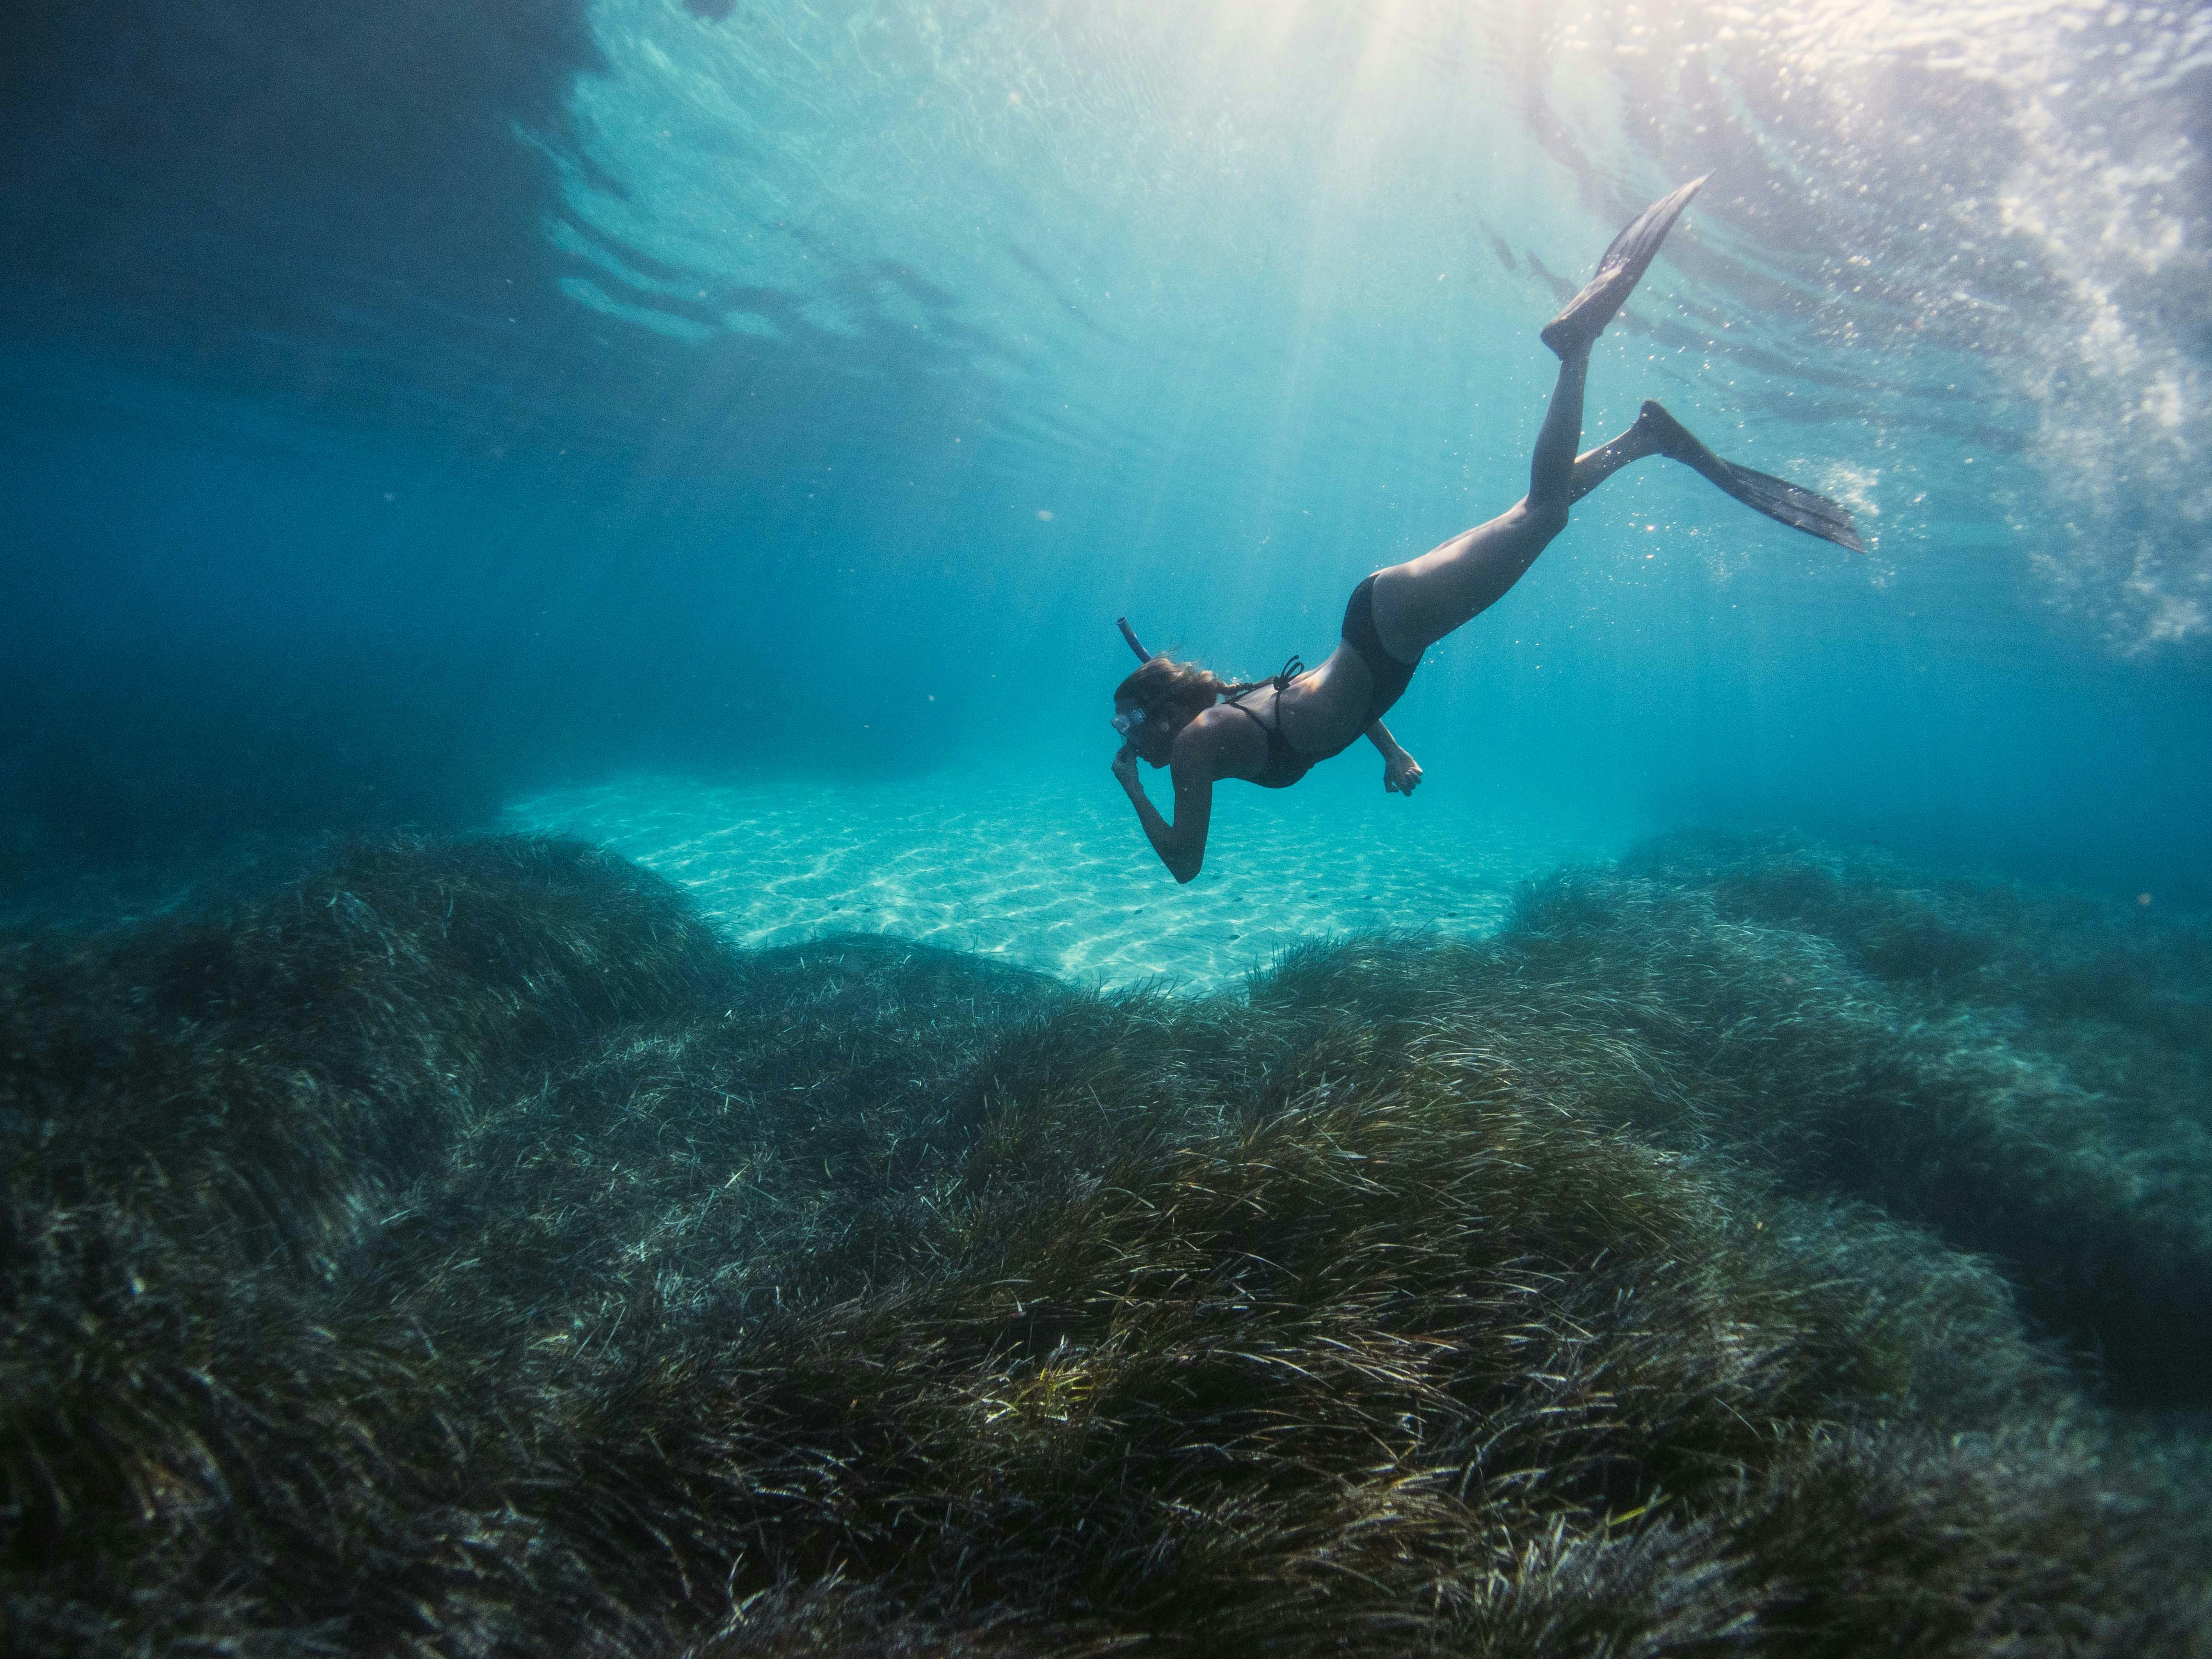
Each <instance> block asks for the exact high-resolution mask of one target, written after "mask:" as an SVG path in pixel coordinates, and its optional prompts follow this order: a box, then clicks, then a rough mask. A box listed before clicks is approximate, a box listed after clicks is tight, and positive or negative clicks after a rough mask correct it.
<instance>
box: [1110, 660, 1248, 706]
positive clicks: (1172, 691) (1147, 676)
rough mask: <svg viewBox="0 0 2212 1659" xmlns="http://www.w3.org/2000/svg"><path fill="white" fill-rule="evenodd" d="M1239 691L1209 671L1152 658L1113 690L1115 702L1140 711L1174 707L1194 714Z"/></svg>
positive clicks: (1184, 663)
mask: <svg viewBox="0 0 2212 1659" xmlns="http://www.w3.org/2000/svg"><path fill="white" fill-rule="evenodd" d="M1236 689H1237V688H1236V687H1235V686H1233V685H1231V684H1229V682H1228V681H1226V680H1225V679H1223V678H1221V677H1220V676H1219V675H1218V674H1216V673H1214V672H1213V671H1212V670H1210V669H1205V668H1201V667H1200V666H1199V665H1197V664H1196V663H1194V662H1177V661H1176V659H1174V658H1173V657H1158V656H1156V657H1152V658H1150V659H1147V660H1146V663H1145V665H1144V666H1143V667H1141V668H1139V670H1137V671H1136V672H1135V673H1133V674H1132V675H1130V676H1129V677H1128V678H1127V679H1125V680H1123V681H1122V682H1121V684H1119V685H1117V686H1115V688H1114V701H1115V702H1132V703H1134V704H1136V706H1137V707H1138V708H1153V707H1156V706H1160V705H1165V704H1170V703H1171V704H1174V705H1176V707H1178V708H1188V710H1190V712H1191V713H1193V714H1197V713H1198V712H1199V711H1200V710H1201V709H1206V708H1212V707H1213V705H1214V704H1215V703H1216V702H1219V701H1220V700H1221V699H1222V698H1223V697H1224V696H1227V695H1228V694H1229V693H1230V692H1231V691H1234V690H1236Z"/></svg>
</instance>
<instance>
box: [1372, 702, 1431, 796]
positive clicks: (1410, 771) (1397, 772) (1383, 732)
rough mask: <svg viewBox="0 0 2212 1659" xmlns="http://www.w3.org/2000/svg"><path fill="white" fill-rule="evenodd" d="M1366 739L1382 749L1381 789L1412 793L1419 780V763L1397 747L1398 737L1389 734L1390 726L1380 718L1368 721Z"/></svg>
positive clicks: (1398, 792) (1404, 793)
mask: <svg viewBox="0 0 2212 1659" xmlns="http://www.w3.org/2000/svg"><path fill="white" fill-rule="evenodd" d="M1367 741H1368V742H1370V743H1371V744H1374V745H1375V747H1376V749H1378V750H1381V751H1382V755H1383V789H1384V790H1385V791H1386V792H1389V793H1395V794H1400V795H1410V794H1412V793H1413V790H1414V788H1415V787H1416V786H1418V785H1419V782H1420V781H1421V763H1419V761H1417V760H1415V759H1414V758H1413V757H1412V756H1411V755H1409V754H1407V752H1406V751H1405V750H1402V749H1401V748H1400V747H1398V739H1397V738H1394V737H1392V736H1391V735H1390V728H1389V726H1385V725H1383V722H1382V721H1381V720H1371V721H1370V722H1369V723H1368V726H1367Z"/></svg>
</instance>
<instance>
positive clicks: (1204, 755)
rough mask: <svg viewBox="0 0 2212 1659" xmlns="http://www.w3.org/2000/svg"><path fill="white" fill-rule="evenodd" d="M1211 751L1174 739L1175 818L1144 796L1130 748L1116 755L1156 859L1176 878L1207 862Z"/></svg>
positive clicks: (1121, 777)
mask: <svg viewBox="0 0 2212 1659" xmlns="http://www.w3.org/2000/svg"><path fill="white" fill-rule="evenodd" d="M1114 775H1115V778H1117V779H1119V780H1120V781H1121V787H1122V788H1123V789H1124V790H1125V791H1126V792H1127V794H1128V797H1129V804H1130V805H1132V806H1133V807H1135V808H1136V809H1137V822H1138V823H1141V824H1142V825H1144V827H1145V839H1146V841H1149V842H1152V851H1154V852H1155V853H1158V854H1159V855H1160V862H1161V863H1162V864H1164V865H1166V866H1167V867H1168V873H1169V874H1170V875H1171V876H1173V877H1174V878H1176V880H1177V881H1178V882H1184V881H1188V880H1190V879H1191V878H1192V877H1194V876H1195V875H1196V874H1197V873H1198V871H1199V866H1200V865H1202V864H1203V863H1205V862H1206V828H1207V826H1208V825H1209V824H1210V823H1212V818H1213V767H1212V754H1211V752H1210V750H1207V749H1206V747H1205V746H1204V745H1200V744H1186V743H1184V742H1182V741H1180V740H1179V741H1178V742H1177V743H1176V748H1175V757H1174V759H1173V761H1172V763H1171V769H1170V776H1172V777H1173V778H1174V780H1175V822H1174V823H1169V822H1168V821H1167V820H1166V819H1165V818H1163V817H1161V816H1160V811H1159V808H1158V807H1157V806H1154V805H1152V802H1151V801H1150V800H1149V799H1146V795H1145V784H1144V780H1143V779H1142V778H1140V777H1139V775H1137V757H1136V753H1135V751H1134V750H1130V749H1126V748H1125V749H1123V750H1121V753H1120V754H1118V755H1116V756H1115V757H1114Z"/></svg>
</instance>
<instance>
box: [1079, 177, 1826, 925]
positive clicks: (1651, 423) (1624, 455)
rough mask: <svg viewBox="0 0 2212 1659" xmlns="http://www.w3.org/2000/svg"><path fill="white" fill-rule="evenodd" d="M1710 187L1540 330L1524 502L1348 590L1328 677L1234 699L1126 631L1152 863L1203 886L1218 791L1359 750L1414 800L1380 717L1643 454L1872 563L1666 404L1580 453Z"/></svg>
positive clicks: (1645, 223) (1139, 788)
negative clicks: (1598, 366)
mask: <svg viewBox="0 0 2212 1659" xmlns="http://www.w3.org/2000/svg"><path fill="white" fill-rule="evenodd" d="M1707 176H1708V177H1710V176H1711V175H1707ZM1704 183H1705V179H1692V180H1691V181H1690V182H1689V183H1688V184H1686V185H1683V186H1682V187H1681V188H1680V190H1677V191H1674V193H1673V194H1671V195H1668V196H1664V197H1661V198H1660V199H1659V200H1658V201H1656V202H1654V203H1653V204H1651V205H1650V207H1648V208H1646V209H1644V211H1643V212H1642V213H1641V214H1639V215H1638V216H1637V217H1636V218H1635V219H1634V220H1632V222H1630V223H1629V226H1628V228H1626V230H1624V231H1622V232H1621V233H1620V235H1619V236H1617V237H1615V238H1614V239H1613V246H1611V247H1609V248H1607V250H1606V252H1605V257H1604V258H1602V259H1601V260H1600V261H1599V262H1598V267H1597V275H1596V276H1593V277H1592V278H1591V279H1590V281H1589V285H1588V286H1587V287H1585V288H1584V289H1583V291H1582V292H1581V293H1579V294H1577V295H1575V297H1574V298H1573V299H1572V300H1571V301H1568V303H1567V308H1566V309H1565V311H1562V312H1561V313H1559V315H1558V316H1557V317H1555V318H1553V319H1552V320H1551V322H1550V323H1549V324H1547V325H1546V326H1545V328H1544V330H1543V332H1542V335H1541V338H1542V340H1543V342H1544V343H1545V344H1546V345H1547V346H1549V347H1550V348H1551V349H1553V351H1554V352H1555V353H1557V354H1558V356H1559V383H1558V384H1557V385H1556V386H1554V387H1553V391H1552V403H1551V407H1550V409H1549V410H1547V411H1546V413H1545V416H1544V425H1543V428H1542V429H1541V431H1540V432H1539V433H1538V434H1537V436H1536V453H1535V456H1534V459H1533V460H1532V461H1531V462H1530V465H1529V468H1528V495H1525V496H1523V497H1522V499H1521V500H1520V501H1517V502H1516V503H1515V504H1514V505H1513V506H1511V507H1508V508H1507V509H1506V510H1505V511H1504V513H1501V514H1500V515H1499V516H1498V517H1497V518H1495V519H1492V520H1491V521H1490V522H1489V523H1488V524H1484V525H1477V526H1475V527H1474V529H1472V530H1469V531H1466V532H1462V534H1460V535H1457V536H1455V537H1453V538H1451V540H1449V541H1448V542H1446V543H1444V544H1443V545H1442V546H1440V547H1437V548H1433V549H1431V550H1430V551H1428V552H1426V553H1424V554H1422V555H1421V556H1420V557H1419V558H1418V559H1409V560H1407V562H1405V563H1404V564H1394V565H1392V566H1390V567H1389V568H1388V569H1386V570H1378V571H1376V573H1375V574H1373V575H1371V576H1370V577H1368V578H1367V579H1366V580H1364V581H1363V582H1361V583H1360V584H1359V586H1357V587H1355V588H1353V589H1352V602H1351V603H1350V604H1349V605H1346V607H1345V610H1344V630H1343V634H1344V636H1343V638H1342V639H1340V641H1338V642H1337V647H1336V649H1335V650H1334V651H1333V652H1331V653H1329V658H1328V661H1327V662H1324V663H1323V664H1322V665H1321V666H1320V667H1318V668H1313V669H1303V668H1302V665H1300V664H1299V662H1298V660H1297V658H1295V657H1293V658H1292V659H1291V661H1290V662H1289V664H1288V665H1285V668H1284V670H1283V671H1282V672H1281V673H1280V674H1278V675H1277V676H1275V678H1273V679H1272V680H1262V681H1260V682H1258V683H1256V684H1250V685H1231V684H1226V683H1225V682H1224V681H1222V680H1221V679H1219V678H1217V677H1216V676H1214V675H1212V674H1210V673H1208V672H1207V671H1206V670H1205V669H1203V668H1200V667H1199V666H1198V665H1196V664H1195V663H1187V662H1177V661H1176V660H1174V659H1171V658H1168V657H1156V656H1149V655H1147V654H1146V651H1145V649H1144V647H1142V646H1141V645H1139V644H1138V643H1137V638H1136V635H1134V634H1133V633H1131V632H1130V631H1129V626H1128V623H1127V622H1126V621H1125V622H1123V623H1122V624H1121V631H1122V634H1123V636H1124V637H1125V638H1127V640H1128V641H1129V645H1130V648H1131V649H1132V650H1133V651H1135V652H1136V653H1137V654H1138V656H1139V657H1140V658H1143V659H1144V665H1143V666H1142V667H1140V668H1139V669H1138V670H1137V671H1136V672H1135V673H1133V674H1132V675H1130V676H1129V677H1128V678H1127V679H1125V680H1123V681H1122V682H1121V684H1120V685H1119V686H1117V687H1116V688H1115V692H1114V729H1115V731H1116V732H1120V733H1121V737H1122V739H1123V741H1122V745H1121V752H1120V753H1119V754H1117V755H1115V757H1114V775H1115V777H1116V778H1118V779H1119V780H1120V781H1121V787H1122V788H1123V789H1125V790H1127V792H1128V795H1129V799H1130V802H1131V804H1132V805H1134V806H1135V807H1136V809H1137V817H1138V820H1139V822H1140V823H1142V824H1143V825H1144V827H1145V835H1146V838H1147V839H1148V840H1150V841H1151V842H1152V850H1153V851H1154V852H1156V853H1158V854H1159V855H1160V860H1161V862H1162V863H1164V864H1165V865H1166V866H1167V867H1168V869H1169V870H1170V872H1172V873H1173V875H1174V876H1175V878H1176V880H1177V881H1179V882H1180V881H1188V880H1189V879H1190V878H1192V877H1194V876H1195V875H1196V874H1197V873H1198V871H1199V866H1200V864H1201V863H1202V862H1203V861H1204V860H1205V857H1206V826H1207V824H1208V823H1209V822H1210V821H1211V819H1212V815H1213V786H1214V785H1215V784H1216V783H1218V782H1219V781H1221V780H1222V779H1224V778H1241V779H1243V780H1244V781H1246V782H1248V783H1256V784H1258V785H1259V786H1260V787H1261V788H1263V789H1282V788H1286V787H1289V786H1290V785H1291V784H1293V783H1296V782H1297V781H1298V780H1299V779H1300V778H1302V777H1304V775H1306V772H1307V770H1308V769H1309V768H1310V767H1312V766H1314V765H1315V764H1316V763H1318V762H1321V761H1325V760H1327V759H1328V758H1329V757H1331V756H1333V755H1337V754H1340V753H1342V752H1343V751H1344V750H1346V749H1347V748H1349V747H1350V746H1351V745H1352V743H1353V742H1354V741H1356V740H1357V739H1358V738H1360V737H1361V736H1362V735H1364V736H1365V737H1366V738H1367V739H1368V740H1369V741H1370V742H1371V743H1372V744H1374V745H1375V746H1376V749H1377V750H1381V751H1382V755H1383V787H1384V788H1385V789H1389V790H1395V791H1396V792H1397V793H1401V794H1407V795H1410V794H1412V793H1413V789H1414V787H1415V786H1417V785H1418V784H1419V782H1420V781H1421V769H1420V768H1419V766H1418V765H1417V764H1415V763H1414V760H1413V757H1412V756H1411V755H1409V754H1407V752H1406V751H1405V750H1403V749H1401V748H1400V747H1399V746H1398V744H1397V741H1396V739H1395V738H1392V737H1391V735H1390V732H1389V728H1388V727H1387V726H1384V725H1383V714H1386V713H1387V712H1388V711H1389V708H1390V706H1391V705H1392V704H1393V703H1395V702H1397V701H1398V699H1399V698H1400V697H1401V696H1403V695H1404V693H1405V690H1406V685H1407V682H1408V681H1410V680H1411V679H1412V678H1413V668H1414V665H1416V664H1418V663H1419V661H1420V659H1421V653H1423V652H1425V651H1426V650H1427V649H1428V648H1429V647H1431V645H1433V644H1435V643H1436V642H1437V641H1438V640H1440V639H1442V638H1443V636H1444V635H1447V634H1449V633H1450V632H1451V631H1452V630H1453V629H1455V628H1457V627H1459V626H1460V624H1461V623H1464V622H1467V621H1468V619H1469V618H1471V617H1476V616H1479V615H1480V613H1481V612H1483V611H1486V610H1488V609H1489V608H1490V607H1491V606H1492V605H1495V604H1496V603H1497V602H1498V599H1500V598H1502V597H1503V596H1504V592H1505V590H1506V589H1507V588H1509V587H1510V586H1513V584H1514V583H1515V582H1516V581H1518V580H1520V579H1521V576H1522V573H1523V572H1524V571H1526V570H1527V569H1528V567H1529V566H1530V565H1531V564H1533V563H1534V562H1535V560H1536V556H1537V555H1538V554H1539V553H1541V552H1542V551H1543V550H1544V549H1545V548H1546V547H1547V545H1548V544H1550V542H1551V540H1552V538H1553V537H1554V536H1556V535H1558V534H1559V532H1560V531H1562V530H1564V529H1565V528H1566V523H1567V508H1568V507H1569V506H1570V505H1571V503H1573V502H1575V501H1580V500H1581V499H1582V498H1583V496H1585V495H1589V493H1590V491H1591V490H1593V489H1596V488H1597V487H1598V486H1599V485H1600V484H1601V483H1604V482H1605V481H1606V480H1607V478H1609V477H1612V476H1613V474H1614V473H1615V472H1617V471H1620V469H1621V468H1622V467H1624V466H1626V465H1628V464H1629V463H1630V462H1631V461H1638V460H1642V459H1644V457H1645V456H1647V455H1664V456H1666V457H1668V459H1671V460H1677V461H1680V462H1681V463H1683V465H1686V466H1691V467H1694V468H1695V469H1696V470H1697V471H1699V472H1700V473H1702V474H1703V475H1704V476H1705V477H1707V478H1709V479H1711V481H1712V482H1713V483H1716V484H1717V485H1719V486H1720V488H1721V489H1724V490H1726V491H1727V492H1728V493H1729V495H1733V496H1735V498H1736V500H1738V501H1741V502H1743V503H1744V504H1745V505H1746V506H1747V507H1755V508H1757V509H1758V510H1759V512H1761V513H1765V514H1766V515H1767V516H1768V517H1769V518H1771V519H1777V520H1780V521H1781V522H1782V523H1784V524H1786V525H1788V526H1790V527H1791V528H1792V529H1796V530H1802V531H1805V532H1808V533H1809V534H1811V535H1814V536H1819V537H1821V538H1824V539H1826V540H1828V541H1832V542H1834V543H1835V544H1838V546H1840V547H1845V548H1849V549H1850V550H1851V551H1852V552H1854V553H1856V552H1859V551H1861V548H1860V546H1859V539H1858V535H1857V532H1856V531H1855V530H1854V528H1853V526H1852V524H1851V515H1850V513H1849V512H1847V511H1846V510H1845V509H1844V508H1843V507H1839V506H1838V505H1837V504H1836V503H1835V502H1834V501H1830V500H1828V499H1827V498H1826V496H1824V495H1814V493H1813V492H1812V491H1811V490H1809V489H1800V488H1799V487H1798V486H1797V485H1796V484H1793V483H1786V482H1784V480H1782V479H1780V478H1775V477H1769V476H1767V475H1766V474H1765V473H1764V472H1754V471H1752V470H1751V469H1750V468H1748V467H1742V466H1737V465H1735V464H1734V463H1733V462H1729V461H1724V460H1723V459H1721V458H1720V457H1719V456H1717V455H1716V454H1714V453H1712V451H1711V450H1710V449H1707V448H1706V447H1705V445H1703V444H1701V443H1699V441H1697V440H1696V439H1695V438H1693V437H1692V436H1691V435H1690V434H1689V433H1688V431H1686V429H1685V428H1683V427H1682V426H1681V424H1680V422H1677V421H1676V420H1675V419H1674V416H1671V415H1669V414H1668V412H1667V411H1666V410H1663V409H1662V408H1660V407H1659V405H1658V404H1654V403H1647V404H1644V410H1643V412H1642V413H1641V414H1640V415H1638V416H1637V417H1636V423H1635V424H1634V425H1632V426H1631V427H1630V428H1628V430H1627V431H1626V432H1624V433H1622V434H1621V435H1620V436H1619V437H1618V438H1615V439H1614V440H1613V441H1612V442H1610V443H1607V444H1604V445H1601V447H1598V448H1596V449H1593V450H1591V451H1590V452H1589V453H1588V454H1586V455H1577V454H1576V453H1575V446H1576V445H1577V443H1579V442H1580V441H1582V429H1583V380H1584V379H1585V378H1586V377H1587V375H1588V374H1589V353H1590V347H1591V346H1592V345H1593V344H1595V343H1596V341H1597V337H1598V336H1599V335H1600V334H1601V333H1602V332H1603V331H1604V330H1605V325H1607V323H1609V322H1611V321H1612V320H1613V315H1614V313H1617V312H1618V311H1619V310H1620V307H1621V304H1622V302H1623V301H1626V299H1627V298H1628V295H1629V293H1630V291H1631V290H1632V289H1634V288H1635V286H1636V284H1637V283H1638V280H1640V279H1641V278H1642V276H1643V275H1644V271H1645V270H1647V269H1648V268H1649V267H1650V264H1651V260H1652V258H1653V256H1654V255H1656V253H1657V252H1659V245H1660V244H1661V243H1662V242H1663V241H1665V240H1666V239H1667V233H1668V231H1669V230H1670V229H1672V228H1674V221H1675V220H1676V219H1677V218H1679V217H1680V216H1681V212H1682V210H1683V209H1684V208H1685V207H1686V206H1688V205H1689V201H1690V198H1691V197H1692V196H1694V195H1696V194H1697V193H1698V191H1699V187H1700V186H1701V185H1704ZM1140 760H1142V761H1149V762H1150V763H1152V764H1153V765H1154V766H1169V767H1172V768H1173V772H1172V776H1173V778H1174V781H1175V820H1174V822H1173V823H1170V822H1169V821H1168V820H1166V819H1164V818H1163V817H1161V816H1160V814H1159V811H1158V808H1157V807H1155V806H1154V805H1152V802H1151V801H1150V800H1148V799H1146V796H1145V787H1144V782H1143V780H1142V779H1141V778H1140V777H1139V775H1138V772H1137V763H1138V762H1139V761H1140Z"/></svg>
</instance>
